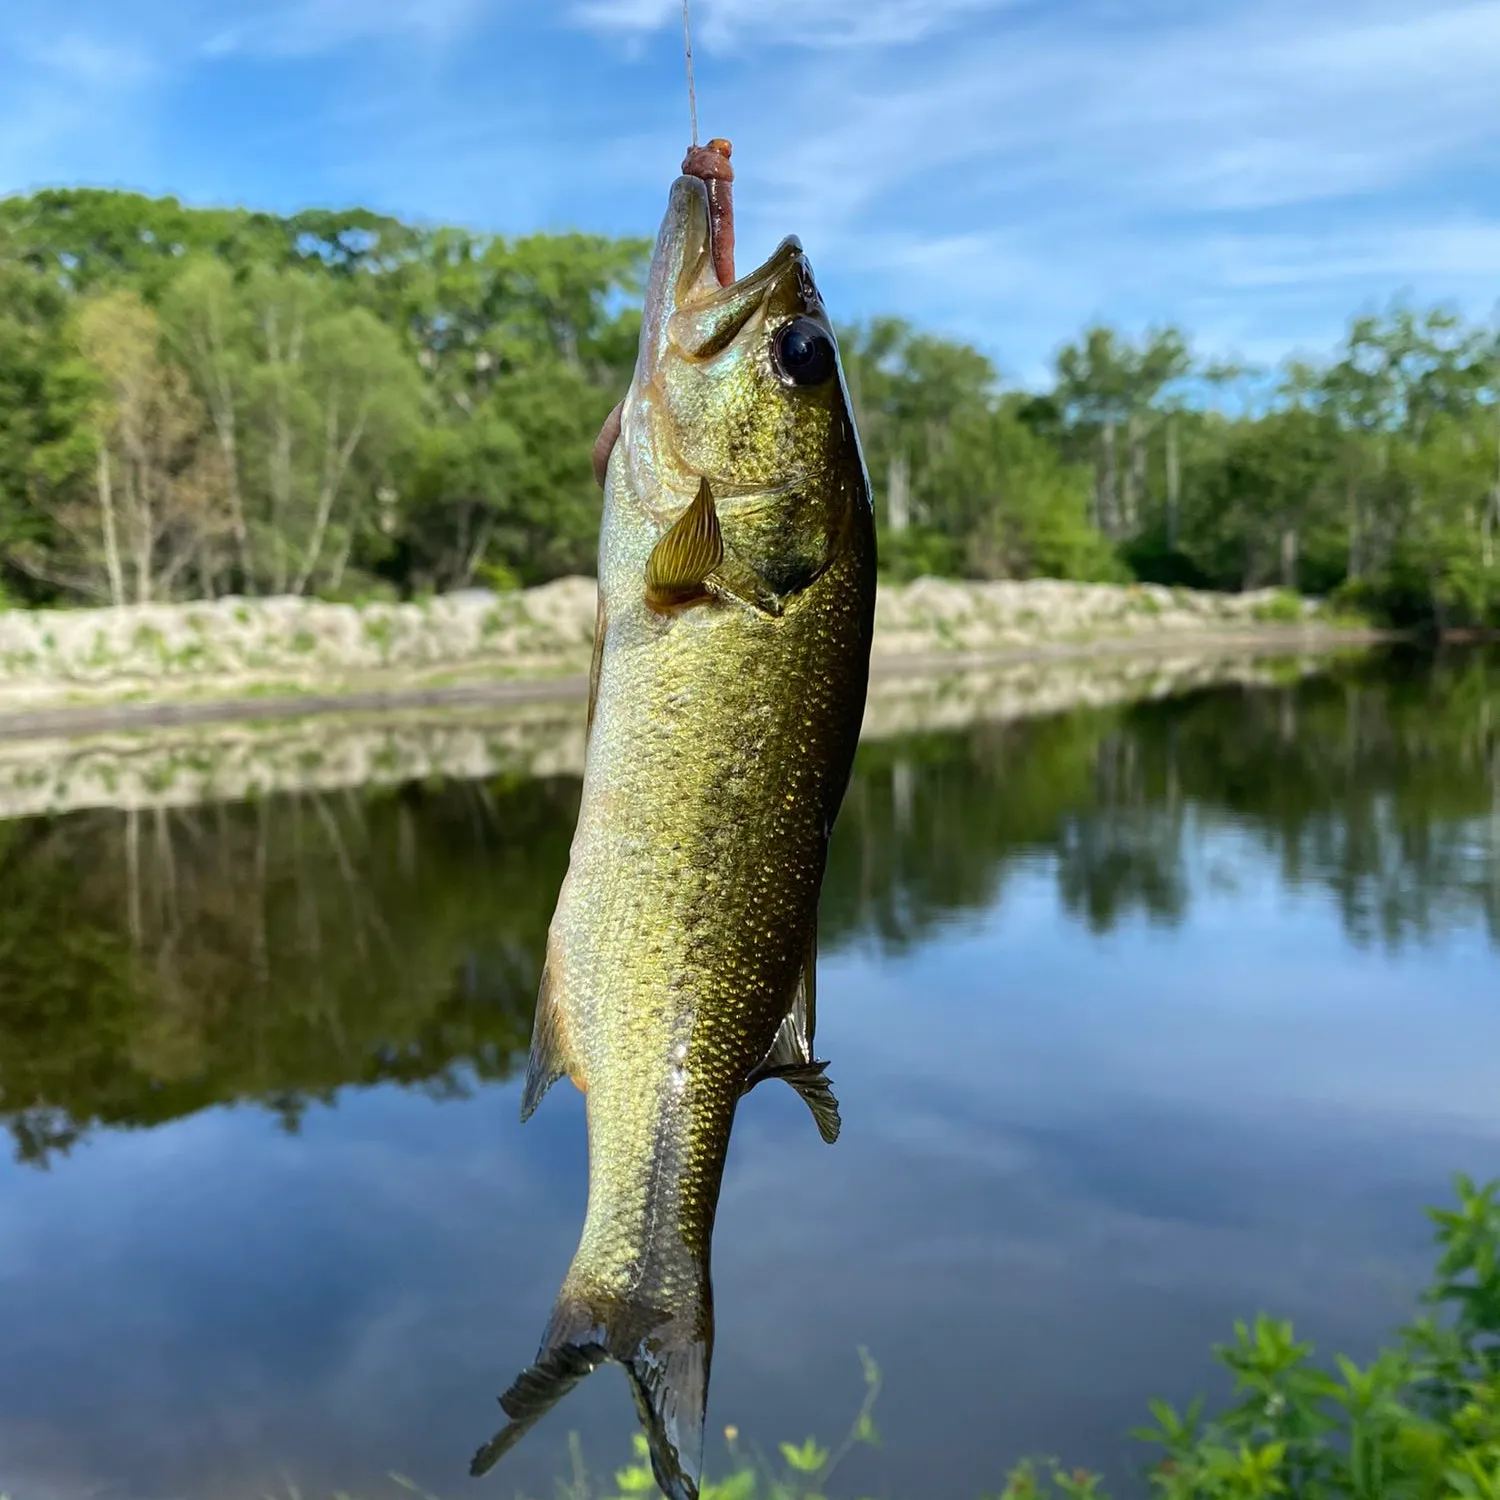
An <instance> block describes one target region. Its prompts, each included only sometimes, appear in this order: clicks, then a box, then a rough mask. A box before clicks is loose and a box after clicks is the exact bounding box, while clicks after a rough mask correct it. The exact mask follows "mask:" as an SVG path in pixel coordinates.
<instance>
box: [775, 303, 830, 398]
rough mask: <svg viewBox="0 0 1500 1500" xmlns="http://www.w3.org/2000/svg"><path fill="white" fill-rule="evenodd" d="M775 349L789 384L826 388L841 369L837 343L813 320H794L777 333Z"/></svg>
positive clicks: (782, 375) (780, 367)
mask: <svg viewBox="0 0 1500 1500" xmlns="http://www.w3.org/2000/svg"><path fill="white" fill-rule="evenodd" d="M771 348H772V350H773V352H774V354H775V356H776V365H777V368H778V369H779V370H780V371H781V378H782V379H783V380H785V381H786V383H787V384H788V385H801V386H808V385H822V384H823V382H824V381H825V380H827V379H828V378H829V377H830V376H831V375H832V374H833V372H834V370H835V369H837V368H838V355H837V354H836V353H835V352H834V347H833V340H832V339H831V338H829V336H828V333H827V331H826V330H825V329H823V328H822V327H821V326H820V325H819V324H817V323H815V322H813V320H812V319H811V318H793V319H792V321H791V322H790V323H788V324H786V325H785V327H783V328H782V329H781V330H780V331H779V332H778V333H777V335H776V338H775V340H774V342H773V343H772V345H771Z"/></svg>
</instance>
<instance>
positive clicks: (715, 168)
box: [682, 137, 734, 286]
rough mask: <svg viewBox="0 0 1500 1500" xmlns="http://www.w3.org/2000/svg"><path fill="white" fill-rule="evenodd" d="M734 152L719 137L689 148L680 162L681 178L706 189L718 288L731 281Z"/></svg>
mask: <svg viewBox="0 0 1500 1500" xmlns="http://www.w3.org/2000/svg"><path fill="white" fill-rule="evenodd" d="M733 150H734V148H733V147H732V146H731V145H730V144H729V142H728V141H726V140H724V139H723V138H722V137H719V138H716V139H714V140H711V141H710V142H709V143H708V144H707V145H706V146H691V147H689V148H688V154H687V155H686V156H685V157H684V158H683V160H682V170H683V174H684V175H685V176H688V177H701V178H702V179H703V181H704V182H705V183H706V184H707V185H708V222H709V228H710V231H711V233H712V238H713V249H714V275H716V276H717V277H718V278H719V285H720V286H728V285H729V284H730V283H731V282H732V281H733V280H734V168H733V167H732V166H730V165H729V158H730V155H731V154H732V152H733Z"/></svg>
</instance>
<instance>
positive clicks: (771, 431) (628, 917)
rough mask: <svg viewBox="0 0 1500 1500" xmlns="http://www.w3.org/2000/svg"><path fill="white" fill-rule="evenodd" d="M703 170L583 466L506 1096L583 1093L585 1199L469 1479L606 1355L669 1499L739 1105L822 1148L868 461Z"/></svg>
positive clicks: (530, 1105) (830, 341)
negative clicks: (562, 773) (578, 698)
mask: <svg viewBox="0 0 1500 1500" xmlns="http://www.w3.org/2000/svg"><path fill="white" fill-rule="evenodd" d="M711 146H712V147H713V148H714V149H716V150H717V149H718V148H720V147H722V148H723V149H722V151H720V152H719V154H720V155H721V156H723V157H724V158H725V159H727V155H728V148H727V143H722V142H714V143H711ZM704 149H705V148H695V150H696V151H698V152H700V153H701V152H702V151H703V150H704ZM703 166H704V163H703V161H702V158H701V156H700V157H699V158H697V159H695V158H694V156H693V154H692V153H689V157H688V159H687V160H686V161H684V163H683V172H682V175H680V176H678V177H677V178H676V180H675V181H674V182H673V183H672V185H671V188H670V191H669V194H668V201H667V206H666V212H665V215H664V217H663V219H662V223H661V228H660V231H659V233H658V236H657V240H656V245H655V250H654V252H653V255H652V260H651V265H650V271H649V275H648V280H647V286H646V292H645V300H644V307H643V315H642V324H641V332H640V343H639V349H638V353H637V360H636V365H635V370H634V375H633V378H632V381H631V384H630V387H629V389H628V392H627V394H626V397H625V399H624V401H623V402H622V403H621V405H620V407H618V408H617V409H616V412H615V413H613V414H612V415H611V419H610V421H609V422H607V423H606V427H605V431H604V433H602V434H601V439H600V447H601V448H602V449H603V450H604V451H603V453H602V455H600V454H598V453H596V460H598V459H600V458H601V457H602V462H599V463H598V468H599V469H600V471H601V472H602V477H603V483H604V505H603V513H602V517H601V522H600V532H599V569H598V621H597V629H596V632H595V643H594V657H593V663H592V666H591V669H590V682H589V699H588V710H587V720H586V724H587V741H586V752H585V766H584V778H583V788H582V795H581V799H580V805H579V813H578V822H577V825H576V829H575V833H574V837H573V842H572V846H571V850H570V854H569V863H568V868H567V872H566V874H565V876H564V879H563V882H562V886H561V889H560V891H559V894H558V899H557V905H556V908H555V910H554V914H553V918H552V922H551V925H550V927H549V930H548V934H547V941H546V951H545V957H544V961H543V966H542V976H541V982H540V986H539V993H538V999H537V1010H536V1019H535V1023H534V1027H533V1033H532V1042H531V1053H530V1060H529V1064H528V1068H527V1074H526V1079H525V1085H524V1089H523V1093H522V1101H521V1117H522V1119H523V1121H524V1120H526V1119H529V1118H530V1117H531V1115H532V1113H533V1112H534V1111H535V1110H536V1109H537V1107H538V1105H539V1104H540V1103H541V1101H542V1098H543V1096H544V1095H545V1094H546V1093H547V1091H548V1089H549V1088H550V1087H551V1086H552V1085H553V1084H554V1083H555V1082H557V1081H558V1080H559V1079H561V1078H564V1077H566V1078H568V1079H570V1080H571V1081H572V1083H573V1084H574V1085H575V1086H576V1087H577V1088H578V1089H580V1090H581V1091H582V1093H583V1096H584V1102H585V1111H586V1117H587V1127H588V1153H589V1161H588V1203H587V1208H586V1210H585V1215H584V1223H583V1228H582V1233H581V1236H580V1239H579V1243H578V1248H577V1251H576V1253H575V1255H574V1258H573V1261H572V1264H571V1266H570V1267H569V1269H568V1271H567V1274H566V1276H565V1278H564V1280H563V1283H562V1286H561V1290H560V1291H559V1293H558V1296H557V1299H556V1302H555V1305H554V1308H553V1311H552V1315H551V1319H550V1321H549V1322H548V1324H547V1327H546V1331H545V1334H544V1336H543V1339H542V1342H541V1346H540V1348H539V1351H538V1353H537V1357H536V1359H535V1361H534V1363H533V1364H531V1365H530V1366H529V1367H527V1368H526V1369H525V1370H523V1371H522V1373H521V1374H520V1375H519V1376H518V1377H517V1378H516V1379H515V1381H514V1383H513V1384H512V1385H511V1386H510V1388H509V1389H508V1390H507V1391H506V1392H505V1394H504V1395H503V1396H501V1397H500V1405H501V1408H502V1409H503V1411H504V1413H505V1415H506V1417H507V1418H508V1419H509V1420H508V1422H507V1424H506V1426H505V1427H503V1428H502V1429H501V1430H500V1431H499V1432H498V1433H497V1434H496V1435H495V1437H494V1438H492V1439H491V1440H490V1441H489V1442H488V1443H486V1444H485V1445H484V1446H483V1447H482V1448H481V1449H480V1450H479V1451H478V1452H477V1453H476V1454H475V1456H474V1459H473V1461H472V1463H471V1466H470V1469H471V1473H473V1474H474V1475H480V1474H483V1473H485V1472H487V1471H488V1470H489V1469H490V1468H491V1467H492V1466H493V1465H494V1464H495V1463H496V1462H497V1461H498V1460H499V1459H500V1457H501V1456H502V1455H503V1454H504V1453H506V1452H507V1451H508V1450H509V1449H510V1448H511V1447H513V1445H514V1444H515V1443H516V1442H517V1441H518V1440H519V1439H520V1438H521V1437H522V1436H523V1435H524V1434H525V1433H526V1432H527V1431H528V1430H529V1429H530V1428H531V1427H532V1426H533V1425H534V1424H535V1423H536V1422H538V1421H539V1420H540V1419H541V1418H542V1417H543V1416H544V1415H546V1413H547V1412H548V1411H550V1410H551V1409H552V1408H553V1407H554V1406H555V1405H556V1403H557V1402H558V1401H560V1400H561V1399H562V1398H563V1397H564V1396H565V1395H566V1394H567V1393H568V1392H569V1391H570V1390H571V1389H573V1387H574V1386H576V1385H577V1384H578V1383H579V1381H581V1380H583V1379H584V1378H585V1377H586V1376H588V1375H589V1374H591V1373H592V1372H593V1371H594V1370H595V1369H597V1368H598V1367H599V1366H600V1365H602V1364H604V1363H605V1362H607V1361H613V1362H615V1363H617V1364H619V1365H621V1366H623V1367H624V1370H625V1372H626V1374H627V1376H628V1378H629V1384H630V1387H631V1390H632V1392H633V1395H634V1398H635V1404H636V1408H637V1413H638V1416H639V1419H640V1423H641V1427H642V1429H643V1430H644V1432H645V1435H646V1438H647V1442H648V1446H649V1451H650V1457H651V1463H652V1469H653V1473H654V1475H655V1478H656V1482H657V1484H658V1486H659V1487H660V1489H661V1490H662V1492H663V1493H664V1494H665V1495H667V1496H668V1497H670V1500H697V1496H698V1492H699V1484H700V1476H701V1473H702V1460H703V1445H704V1424H705V1418H706V1409H707V1400H708V1383H709V1370H710V1364H711V1360H712V1352H713V1328H714V1320H713V1289H712V1277H711V1269H710V1258H711V1256H710V1252H711V1242H712V1237H713V1227H714V1219H715V1214H716V1212H717V1208H718V1200H719V1193H720V1188H721V1184H722V1180H723V1173H724V1165H725V1159H726V1154H727V1152H728V1148H729V1139H730V1132H731V1128H732V1126H733V1123H734V1118H735V1113H736V1108H737V1106H738V1104H739V1101H740V1100H741V1099H742V1098H743V1097H744V1096H745V1095H746V1094H747V1093H749V1092H750V1090H751V1089H753V1088H755V1087H756V1086H757V1085H759V1084H760V1083H762V1082H765V1081H770V1080H784V1081H785V1082H786V1083H787V1084H789V1085H790V1086H791V1087H792V1088H794V1089H795V1090H796V1091H797V1092H798V1093H799V1094H800V1095H801V1096H802V1098H803V1099H804V1100H805V1101H806V1103H807V1105H808V1107H809V1109H810V1110H811V1112H812V1116H813V1119H814V1122H815V1123H816V1126H817V1128H818V1130H819V1132H820V1134H821V1135H822V1137H823V1138H824V1139H825V1140H826V1141H828V1142H830V1143H831V1142H832V1141H834V1140H835V1139H836V1138H837V1137H838V1134H839V1131H840V1114H839V1106H838V1102H837V1100H836V1099H835V1097H834V1095H833V1092H832V1088H831V1085H830V1083H829V1080H828V1076H827V1067H828V1064H827V1063H826V1061H820V1060H818V1059H817V1058H816V1057H815V1054H814V1045H813V1044H814V1035H815V1030H816V968H817V925H818V906H819V900H820V895H821V890H822V883H823V877H824V872H825V867H826V861H827V851H828V843H829V838H830V835H831V833H832V830H833V827H834V823H835V820H836V818H837V816H838V812H839V808H840V806H841V803H842V801H843V798H844V794H845V792H846V790H847V787H848V783H849V777H850V773H851V770H852V764H853V759H854V754H855V749H856V747H857V744H858V740H859V733H860V727H861V723H862V720H863V716H864V711H865V700H866V693H867V686H868V679H869V659H870V644H871V637H872V632H873V627H874V612H875V590H876V538H875V522H874V512H873V507H872V504H871V495H870V480H869V473H868V469H867V467H866V463H865V458H864V454H863V451H862V448H861V445H860V439H859V434H858V432H857V429H856V426H855V421H854V416H853V412H852V408H851V403H850V400H849V393H848V388H847V385H846V383H845V378H844V373H843V367H842V363H841V359H840V355H839V349H838V342H837V339H836V336H835V333H834V329H833V326H832V323H831V321H830V319H829V316H828V312H827V309H826V307H825V305H824V302H823V299H822V296H821V295H820V293H819V290H818V286H817V283H816V281H815V279H814V277H813V272H812V268H811V266H810V264H809V262H808V259H807V256H806V253H805V252H804V250H803V247H802V244H801V242H800V241H799V240H798V238H797V237H796V236H795V235H791V236H788V237H787V238H786V239H784V240H783V241H782V242H781V244H780V245H779V246H778V248H777V249H776V250H775V251H774V253H773V254H772V255H771V256H770V257H769V259H767V260H766V262H765V263H764V264H763V265H761V266H759V267H758V268H757V269H755V270H753V271H751V272H749V273H748V274H747V275H745V276H743V277H740V278H739V279H737V280H730V281H729V282H728V284H725V281H724V279H723V278H724V274H725V273H726V265H725V256H724V254H723V249H724V247H723V243H722V240H720V241H719V242H718V243H716V238H715V227H716V220H720V221H721V220H722V219H723V217H724V215H725V209H724V203H725V201H726V199H725V197H724V195H723V193H722V192H721V191H719V190H716V189H711V187H710V181H708V180H705V178H706V176H710V177H711V175H712V174H706V173H705V172H704V171H703ZM722 176H723V174H722V173H721V174H719V178H720V180H722ZM720 227H722V225H721V226H720ZM731 243H732V242H731ZM728 274H730V275H732V269H729V271H728Z"/></svg>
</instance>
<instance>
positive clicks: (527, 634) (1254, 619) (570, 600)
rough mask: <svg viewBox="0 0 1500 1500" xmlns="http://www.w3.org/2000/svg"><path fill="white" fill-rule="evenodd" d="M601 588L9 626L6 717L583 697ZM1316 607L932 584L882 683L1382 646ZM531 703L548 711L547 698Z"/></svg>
mask: <svg viewBox="0 0 1500 1500" xmlns="http://www.w3.org/2000/svg"><path fill="white" fill-rule="evenodd" d="M594 611H595V585H594V580H593V579H591V578H564V579H559V580H557V581H556V582H554V583H549V584H545V585H543V586H542V587H540V588H534V589H526V590H521V591H517V592H514V593H507V594H494V593H489V592H485V591H481V590H470V591H466V592H463V593H457V594H448V595H443V596H439V597H437V598H434V599H431V600H428V601H424V602H421V603H411V604H384V603H375V604H365V605H352V604H327V603H322V602H319V601H316V600H306V599H293V598H277V599H219V600H214V601H212V602H208V603H202V604H147V605H130V606H126V607H124V608H120V609H100V610H51V611H23V610H9V611H3V612H0V716H3V718H4V719H6V720H14V719H17V718H21V717H25V716H28V715H29V714H34V713H37V712H38V711H44V710H48V709H60V708H67V707H75V708H76V707H80V706H85V705H107V704H133V705H140V706H141V707H142V708H143V709H145V710H147V711H148V712H149V710H150V707H151V706H153V705H166V704H182V703H192V702H196V703H204V702H234V701H237V700H251V699H253V700H262V701H263V700H268V699H276V698H286V697H296V696H299V695H309V694H315V695H318V696H319V697H321V698H325V699H330V700H335V701H338V700H342V699H345V698H347V697H349V696H350V695H358V694H365V695H368V694H371V693H376V694H384V695H387V696H390V695H393V694H394V695H398V696H399V695H401V694H410V693H411V692H413V691H415V690H417V689H419V688H428V689H431V688H441V687H445V686H446V687H448V688H453V687H455V686H458V685H462V684H471V685H481V684H482V685H485V686H486V687H487V688H490V689H495V690H499V689H503V688H504V687H505V686H506V685H520V684H551V685H553V686H555V687H556V689H557V691H559V692H569V691H573V690H576V685H577V679H578V678H579V676H580V675H581V674H582V673H584V672H585V671H586V670H587V666H588V661H589V655H590V652H591V649H592V644H593V633H594ZM1370 634H1371V633H1370V632H1365V631H1360V630H1353V631H1351V630H1349V629H1339V628H1338V627H1337V626H1336V624H1335V623H1334V622H1332V621H1331V620H1329V618H1328V617H1327V615H1326V612H1325V611H1324V610H1323V609H1322V608H1321V607H1320V606H1319V605H1318V604H1317V603H1316V602H1315V601H1307V600H1303V601H1298V600H1296V599H1294V598H1292V597H1291V596H1287V595H1283V594H1281V593H1279V592H1278V591H1275V590H1264V591H1261V592H1258V593H1249V594H1213V593H1200V592H1195V591H1193V590H1189V589H1167V588H1162V587H1159V586H1153V585H1140V586H1131V587H1124V586H1118V585H1111V584H1080V583H1066V582H1062V581H1059V580H1054V579H1035V580H1030V581H1027V582H1000V583H961V582H957V581H954V580H947V579H920V580H918V581H917V582H915V583H911V584H907V585H904V586H887V587H883V588H882V589H881V591H880V595H879V598H878V601H877V607H876V632H875V645H874V663H875V670H876V672H877V673H881V672H886V671H901V670H927V669H930V668H933V667H937V668H942V667H945V666H956V665H959V664H973V663H975V662H979V661H984V660H989V659H994V658H997V657H1009V658H1014V657H1017V656H1021V655H1026V656H1039V655H1046V654H1051V653H1057V652H1061V653H1064V654H1067V655H1074V654H1078V653H1080V652H1093V651H1110V652H1114V651H1118V650H1121V649H1126V650H1132V651H1133V650H1137V649H1142V648H1151V649H1159V648H1161V647H1162V646H1166V645H1176V644H1178V643H1181V642H1182V641H1185V640H1188V639H1196V640H1199V641H1201V642H1205V643H1209V644H1212V645H1214V646H1215V647H1217V646H1225V645H1231V644H1232V645H1235V646H1237V647H1238V648H1240V649H1250V650H1261V649H1277V648H1278V647H1281V646H1286V647H1288V648H1292V649H1312V648H1316V647H1317V646H1318V645H1320V644H1325V643H1326V644H1333V643H1338V642H1342V641H1350V640H1358V639H1368V638H1370ZM528 696H534V691H533V692H532V693H530V694H528Z"/></svg>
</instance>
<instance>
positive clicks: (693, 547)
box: [646, 479, 724, 610]
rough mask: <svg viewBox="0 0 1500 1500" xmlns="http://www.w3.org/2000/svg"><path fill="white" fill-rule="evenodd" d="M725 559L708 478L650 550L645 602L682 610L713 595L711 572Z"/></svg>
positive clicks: (701, 483)
mask: <svg viewBox="0 0 1500 1500" xmlns="http://www.w3.org/2000/svg"><path fill="white" fill-rule="evenodd" d="M723 561H724V537H723V535H722V533H721V532H720V530H719V513H718V511H717V510H715V508H714V496H713V491H712V490H711V489H710V488H709V484H708V480H706V479H700V480H699V481H698V495H697V498H696V499H695V500H694V501H693V503H692V504H691V505H690V506H688V508H687V509H686V510H685V511H683V513H682V514H681V515H680V516H679V517H678V518H677V520H676V521H675V522H674V523H673V525H672V528H671V530H670V531H668V532H667V534H666V535H665V536H664V537H662V539H661V540H660V541H659V542H658V543H657V544H656V546H655V547H653V548H652V550H651V556H650V557H649V558H648V559H647V561H646V603H647V604H649V605H650V606H651V607H652V608H653V609H660V610H668V609H680V608H681V607H682V606H683V605H686V604H697V603H699V602H700V601H702V600H704V599H708V598H711V597H712V595H711V593H710V591H709V590H708V588H707V587H706V585H707V582H708V578H709V575H710V574H711V573H712V572H713V571H714V569H715V568H717V567H718V566H719V564H720V563H722V562H723Z"/></svg>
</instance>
